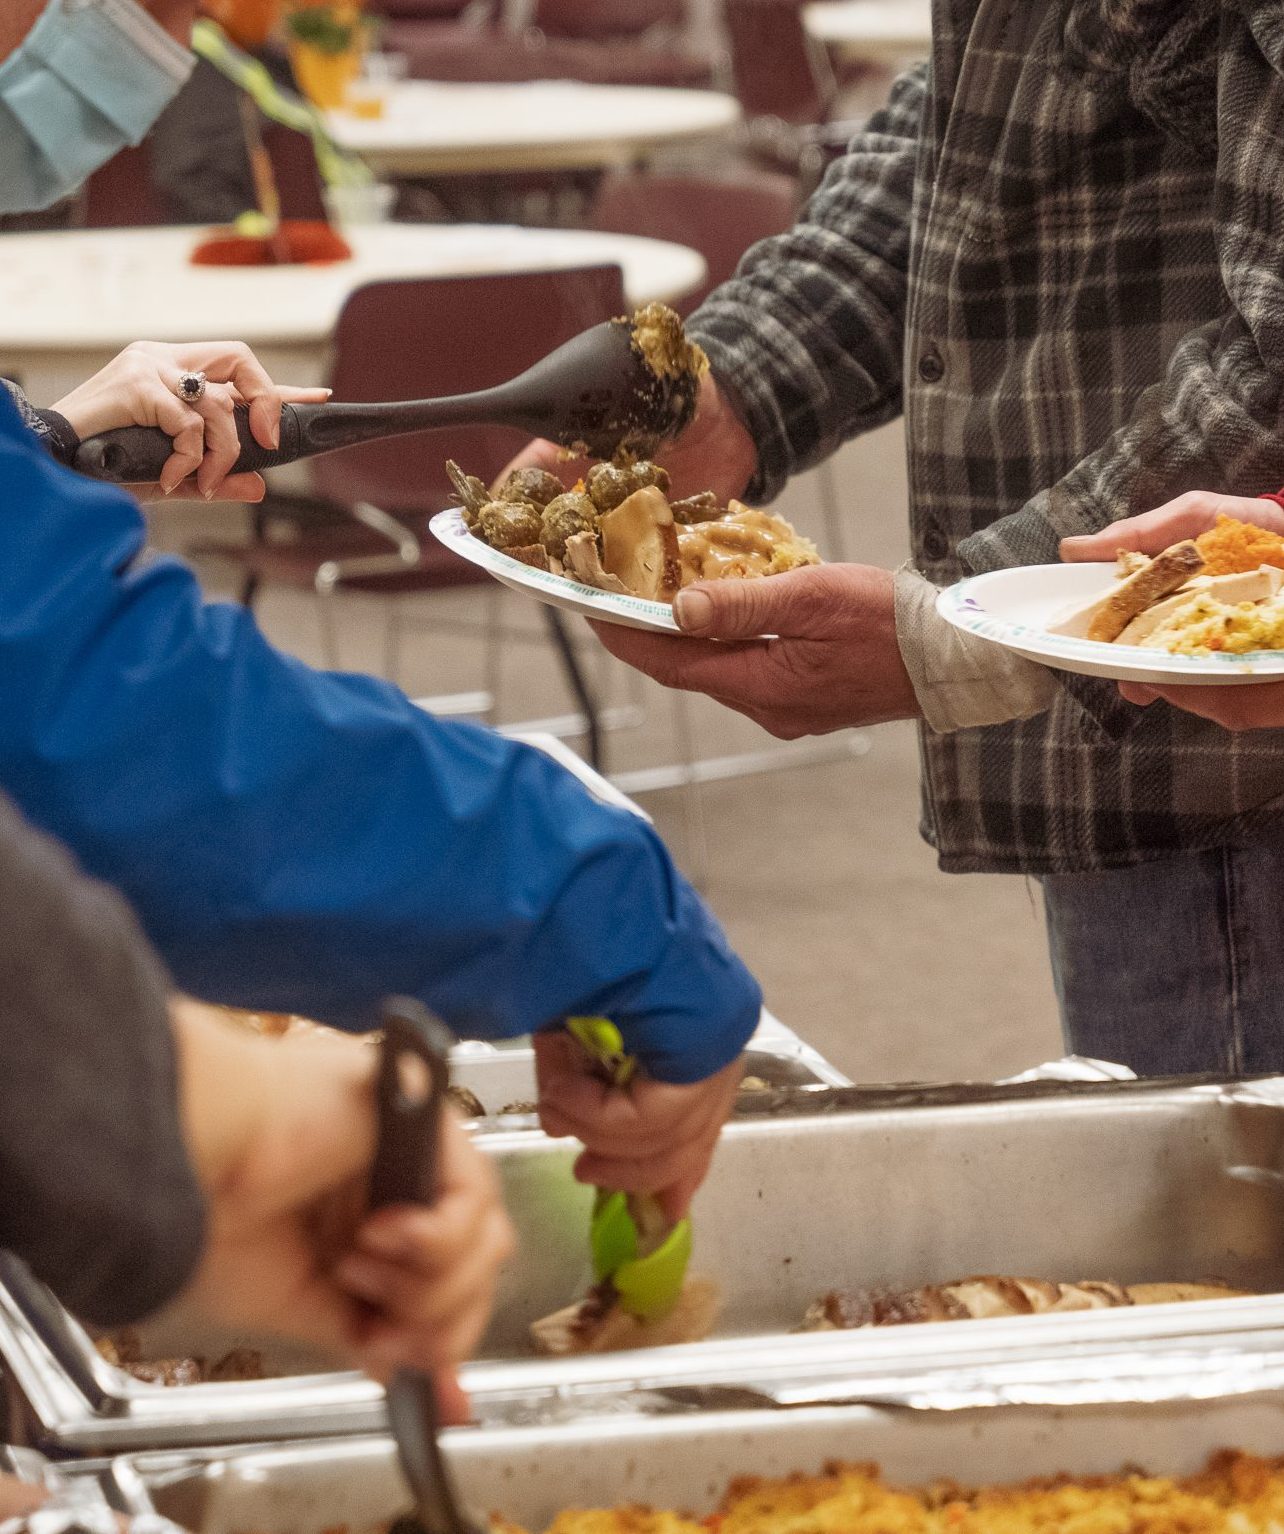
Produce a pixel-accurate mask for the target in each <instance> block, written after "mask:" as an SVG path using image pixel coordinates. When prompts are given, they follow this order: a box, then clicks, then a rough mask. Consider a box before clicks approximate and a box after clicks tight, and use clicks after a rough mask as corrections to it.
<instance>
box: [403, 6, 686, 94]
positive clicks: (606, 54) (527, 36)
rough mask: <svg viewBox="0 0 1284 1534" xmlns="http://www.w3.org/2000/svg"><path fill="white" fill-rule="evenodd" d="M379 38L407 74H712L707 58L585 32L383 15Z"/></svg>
mask: <svg viewBox="0 0 1284 1534" xmlns="http://www.w3.org/2000/svg"><path fill="white" fill-rule="evenodd" d="M384 44H385V46H386V47H388V48H389V49H391V50H392V51H393V52H394V53H399V54H401V55H402V56H403V57H404V58H405V60H406V69H407V73H408V74H409V75H410V77H411V78H412V79H415V80H451V81H465V82H470V83H483V84H492V83H496V82H504V81H523V80H580V81H584V82H585V83H587V84H590V85H668V86H675V87H685V88H690V89H698V88H700V87H703V86H707V85H708V84H709V82H710V80H711V78H712V66H711V64H710V61H709V60H708V59H706V58H704V57H702V56H701V55H700V54H696V53H687V52H684V51H683V50H681V49H671V48H661V47H653V46H651V45H650V44H646V43H632V44H628V45H626V46H624V47H621V46H619V45H618V44H617V45H612V44H609V43H604V42H599V41H592V40H589V39H586V38H570V37H546V36H545V35H544V33H542V32H540V31H537V30H531V31H527V32H525V33H522V34H520V35H518V34H514V33H511V32H502V31H499V30H498V29H487V28H482V27H472V26H466V25H463V24H459V23H450V22H433V21H408V20H390V21H389V22H388V23H387V24H386V25H385V27H384Z"/></svg>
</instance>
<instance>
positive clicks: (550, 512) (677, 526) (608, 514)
mask: <svg viewBox="0 0 1284 1534" xmlns="http://www.w3.org/2000/svg"><path fill="white" fill-rule="evenodd" d="M446 468H447V472H448V473H449V475H450V479H451V483H452V484H453V485H454V487H455V495H456V498H457V500H458V501H459V504H460V506H461V507H462V509H463V517H464V521H465V523H466V525H467V526H468V528H469V529H470V531H471V532H472V533H473V535H474V536H475V537H477V538H480V539H481V540H482V541H483V542H484V543H487V544H489V545H490V547H491V548H493V549H498V550H499V551H500V552H501V553H504V554H507V555H509V556H510V558H512V559H516V560H519V561H520V562H521V563H522V564H524V565H530V566H532V567H533V568H535V569H538V570H548V571H550V572H551V573H552V574H554V575H561V576H565V577H566V579H568V580H571V581H575V582H578V584H580V585H582V586H591V587H593V588H594V589H596V590H598V591H613V592H616V593H617V594H619V595H624V596H636V597H643V598H645V599H647V600H648V601H653V602H671V601H672V600H673V598H674V597H675V596H676V595H677V593H678V591H679V590H680V588H681V587H683V586H686V585H689V584H690V583H691V582H692V581H698V580H724V579H732V578H734V579H737V580H749V579H754V578H757V577H760V576H768V575H780V574H782V573H783V572H784V571H786V570H796V569H798V568H799V567H801V566H803V565H818V564H819V563H820V555H819V553H818V552H817V550H816V546H815V544H814V543H812V542H811V540H810V539H808V538H804V537H802V536H801V535H800V534H799V533H797V532H795V530H794V529H793V528H792V527H791V526H790V525H789V523H788V522H786V521H785V519H784V518H783V517H777V516H773V515H772V514H771V513H770V512H766V511H757V510H755V509H754V508H753V507H750V506H744V505H742V504H741V503H740V502H739V501H731V502H730V503H729V504H728V505H726V506H723V505H721V504H719V502H718V501H717V499H716V497H715V496H713V495H712V494H709V493H705V494H701V495H695V496H688V497H686V498H684V499H671V498H670V493H669V492H670V485H669V476H668V474H667V473H666V472H665V471H664V469H662V468H661V467H660V466H659V465H658V464H654V463H650V462H646V461H642V462H637V463H598V464H594V466H593V467H592V468H591V469H590V470H589V472H588V474H587V475H586V476H585V477H584V479H583V480H582V481H581V482H580V483H579V484H578V485H576V486H575V487H574V488H573V489H571V490H567V489H566V488H565V487H564V486H563V485H562V484H561V482H560V481H559V480H558V479H557V478H556V476H554V475H552V474H549V473H547V472H546V471H545V470H543V469H516V470H514V471H513V473H512V474H510V475H509V477H508V478H507V479H506V480H505V481H504V483H503V484H502V485H501V486H500V488H499V489H498V490H497V491H495V492H494V493H493V494H492V492H491V491H489V490H488V489H487V488H486V486H485V485H484V484H482V482H481V480H479V479H477V478H476V477H475V476H473V475H471V474H465V473H464V471H463V470H462V469H461V468H460V467H459V465H458V464H456V463H450V464H447V466H446Z"/></svg>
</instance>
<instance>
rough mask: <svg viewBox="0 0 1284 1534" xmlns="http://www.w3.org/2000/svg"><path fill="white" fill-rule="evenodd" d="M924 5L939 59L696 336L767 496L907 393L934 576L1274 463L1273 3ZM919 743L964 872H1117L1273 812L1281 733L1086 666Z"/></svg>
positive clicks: (1041, 549)
mask: <svg viewBox="0 0 1284 1534" xmlns="http://www.w3.org/2000/svg"><path fill="white" fill-rule="evenodd" d="M934 11H935V15H934V29H935V45H934V57H933V60H932V66H931V70H930V73H929V72H925V71H924V70H922V69H920V70H917V71H913V72H911V73H910V74H909V75H907V76H904V77H902V79H901V80H900V81H899V82H898V84H897V87H896V88H895V90H894V92H893V96H892V101H891V104H890V106H889V107H888V109H887V110H886V111H885V112H883V113H881V114H879V115H878V117H876V118H875V119H874V120H873V121H872V122H871V124H870V126H869V129H868V130H867V131H866V133H865V134H863V135H862V136H861V137H860V138H859V139H858V140H857V141H856V142H855V143H854V144H853V146H852V150H851V152H850V153H849V154H848V155H847V156H846V157H845V159H844V160H843V161H842V162H840V164H839V165H838V166H836V167H835V169H834V171H833V172H832V173H831V175H830V177H829V178H828V179H827V181H826V184H825V186H824V187H823V188H822V189H821V191H820V192H819V193H818V194H817V196H816V198H815V199H814V200H813V202H812V204H811V205H810V207H809V208H808V210H807V212H806V213H805V215H804V216H803V218H802V219H801V220H800V222H799V224H798V225H797V226H796V228H795V229H794V230H793V231H792V232H791V233H790V234H789V235H786V236H782V237H781V238H780V239H778V240H772V241H767V242H765V243H764V244H763V245H761V246H759V247H757V248H756V249H755V251H754V252H752V253H751V254H750V256H749V257H748V258H747V260H746V262H745V263H744V265H743V266H742V268H741V271H740V273H739V274H738V276H737V277H736V278H735V279H734V280H733V281H732V282H730V283H728V284H726V285H725V286H724V287H723V288H721V289H720V290H718V292H717V293H716V294H715V295H714V296H713V297H712V298H711V299H710V300H709V302H708V303H707V304H706V305H705V306H704V307H703V308H702V309H701V311H700V312H699V315H698V316H697V318H696V320H695V322H694V323H693V326H692V328H693V330H694V332H695V333H696V334H698V335H699V337H700V339H701V340H702V341H703V342H704V343H705V344H706V346H707V348H708V350H709V351H710V354H711V357H712V359H713V363H714V367H715V370H716V371H717V373H718V375H719V377H720V379H722V380H723V381H724V382H725V383H726V384H727V386H728V388H729V389H730V391H731V392H732V393H733V395H734V396H735V397H736V398H737V399H738V402H739V404H740V406H741V408H742V410H743V412H744V415H745V417H746V419H747V422H748V424H749V426H750V429H751V430H752V431H753V433H754V436H755V439H756V440H757V441H758V443H759V444H760V452H761V462H762V473H761V475H760V476H759V479H758V481H757V482H756V483H755V485H754V486H752V487H751V494H754V493H756V494H758V495H760V496H769V495H771V494H773V493H774V492H775V491H776V490H778V488H779V487H780V485H781V484H782V483H783V481H784V479H785V478H786V477H787V476H788V475H789V474H792V473H794V472H796V471H797V470H799V469H801V468H805V467H807V466H808V465H809V464H812V463H815V462H816V461H818V460H819V459H820V458H821V457H823V456H825V455H826V454H827V453H829V452H832V451H833V450H834V448H835V447H836V446H837V445H838V444H839V443H840V442H841V441H842V440H844V439H846V438H848V437H850V436H852V435H854V434H856V433H857V432H859V431H862V430H865V429H868V428H869V427H870V426H873V425H876V424H878V423H879V422H881V421H884V420H887V419H890V418H891V417H892V416H894V415H896V414H897V413H898V412H899V411H900V410H902V409H903V410H904V414H905V420H906V430H907V437H908V443H909V466H910V499H911V519H912V535H913V547H914V552H915V558H916V561H917V563H918V564H919V567H920V568H921V569H922V570H923V572H924V574H926V575H927V576H928V577H929V578H930V579H932V580H933V581H935V582H936V583H938V584H941V585H944V584H948V583H949V582H952V581H955V580H957V579H959V577H960V576H962V575H965V574H967V573H969V572H970V571H977V570H985V569H993V568H997V567H1000V566H1005V565H1013V564H1029V563H1047V562H1051V561H1054V560H1055V559H1056V558H1057V544H1058V540H1059V539H1060V537H1062V536H1064V535H1066V534H1069V533H1077V532H1084V531H1089V530H1092V529H1095V528H1097V527H1100V526H1102V525H1103V524H1105V523H1107V522H1109V521H1113V520H1115V519H1117V518H1119V517H1123V516H1129V515H1132V514H1133V513H1135V512H1139V511H1143V510H1148V509H1149V508H1151V507H1153V506H1156V505H1158V504H1160V503H1161V502H1163V501H1165V500H1168V499H1169V498H1171V497H1172V496H1175V495H1178V494H1180V493H1181V492H1183V491H1185V490H1189V489H1197V488H1202V489H1209V490H1223V491H1228V492H1234V493H1239V494H1245V495H1251V494H1254V493H1257V492H1260V491H1262V490H1265V489H1268V488H1274V487H1275V486H1276V485H1278V484H1279V483H1280V482H1281V481H1284V408H1282V403H1281V402H1282V400H1284V5H1282V4H1281V3H1280V0H1226V3H1224V4H1217V3H1215V0H1187V3H1184V4H1180V5H1178V4H1174V3H1172V0H1077V3H1069V0H1043V3H1035V0H954V3H953V4H952V5H951V4H950V3H949V0H936V3H935V6H934ZM850 493H851V495H852V498H853V504H852V506H851V508H850V515H851V516H852V517H853V519H857V518H859V516H860V514H861V507H860V505H859V499H858V498H859V489H858V488H857V487H852V490H851V492H850ZM923 755H924V766H925V772H924V805H925V813H924V831H925V834H926V835H927V837H928V839H929V840H930V841H932V842H933V843H934V844H935V845H936V846H937V847H938V849H939V851H940V855H941V861H942V864H943V866H945V867H947V868H950V869H954V870H960V871H962V870H969V869H991V870H996V869H997V870H1011V871H1025V872H1035V873H1038V872H1047V871H1073V870H1080V869H1092V868H1103V867H1112V866H1122V865H1126V864H1129V863H1133V862H1137V861H1141V860H1144V859H1147V858H1153V857H1160V856H1163V855H1165V854H1167V853H1171V852H1175V851H1178V850H1180V849H1184V848H1192V847H1201V846H1213V845H1219V844H1222V843H1224V842H1228V841H1233V840H1237V839H1242V838H1244V837H1248V836H1253V835H1256V834H1263V831H1264V828H1266V827H1268V826H1270V825H1271V824H1272V823H1273V822H1274V821H1275V819H1276V815H1277V813H1284V805H1278V806H1277V805H1276V804H1275V802H1274V801H1275V800H1276V799H1277V798H1280V797H1281V796H1284V732H1261V733H1256V734H1252V735H1240V736H1232V735H1229V734H1227V733H1225V732H1224V731H1222V730H1221V729H1219V728H1218V727H1216V726H1214V725H1211V724H1206V723H1204V722H1202V721H1200V720H1197V719H1195V718H1194V717H1193V716H1190V715H1186V714H1180V713H1177V712H1175V711H1173V710H1171V709H1169V708H1168V707H1166V706H1163V705H1160V706H1157V707H1154V708H1151V709H1149V710H1146V711H1138V710H1136V709H1133V708H1131V707H1129V706H1128V705H1125V704H1124V703H1123V702H1122V700H1120V699H1119V697H1118V694H1117V692H1116V691H1115V689H1114V688H1113V686H1112V685H1111V684H1108V683H1100V682H1090V681H1087V680H1086V679H1081V678H1066V679H1065V686H1064V688H1063V689H1062V691H1061V692H1060V693H1059V695H1058V699H1057V702H1056V703H1055V704H1054V706H1053V707H1052V709H1051V710H1050V711H1049V712H1048V713H1046V714H1044V715H1042V716H1041V717H1039V718H1037V719H1033V720H1029V721H1026V722H1024V723H1020V724H1013V725H1005V726H1001V727H996V728H992V729H985V730H969V731H963V732H960V733H959V734H956V735H951V736H937V735H933V734H931V733H930V732H927V731H925V732H924V738H923Z"/></svg>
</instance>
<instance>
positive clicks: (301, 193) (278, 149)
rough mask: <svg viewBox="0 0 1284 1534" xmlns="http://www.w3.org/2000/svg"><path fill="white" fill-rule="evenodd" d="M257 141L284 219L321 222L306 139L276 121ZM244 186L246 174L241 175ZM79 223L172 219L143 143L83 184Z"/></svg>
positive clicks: (130, 225)
mask: <svg viewBox="0 0 1284 1534" xmlns="http://www.w3.org/2000/svg"><path fill="white" fill-rule="evenodd" d="M263 143H264V146H265V147H266V149H267V152H268V156H269V158H270V159H271V161H272V170H273V173H274V175H275V177H276V184H277V192H278V193H279V195H280V198H281V212H282V215H283V216H284V217H285V218H324V217H325V216H326V212H325V201H324V199H323V198H322V195H321V176H320V172H319V171H318V169H317V160H316V154H315V152H314V151H313V148H312V140H311V139H310V138H308V137H307V135H306V134H303V133H296V132H295V130H294V129H293V128H285V127H282V126H281V125H280V124H279V123H272V122H265V123H263ZM246 179H247V182H248V179H249V174H248V170H247V172H246ZM83 209H84V223H85V226H86V227H87V228H90V229H134V228H151V227H153V226H155V225H160V224H172V223H175V222H182V220H181V219H180V220H176V218H175V216H174V215H175V213H176V211H178V210H176V209H174V208H172V207H171V206H170V204H169V202H168V200H167V199H166V197H165V195H164V194H163V193H162V192H161V191H160V189H159V188H158V187H157V186H156V183H155V180H154V178H153V176H152V164H151V154H150V150H149V148H148V144H147V141H146V140H144V141H143V143H142V144H140V145H139V146H138V148H137V149H126V150H125V151H124V152H123V153H122V154H118V155H117V156H116V157H115V158H114V159H112V160H109V161H108V163H107V164H106V165H104V166H103V167H102V169H101V170H98V171H95V172H94V174H93V175H92V176H91V177H90V178H89V181H88V182H87V183H86V186H85V193H84V201H83Z"/></svg>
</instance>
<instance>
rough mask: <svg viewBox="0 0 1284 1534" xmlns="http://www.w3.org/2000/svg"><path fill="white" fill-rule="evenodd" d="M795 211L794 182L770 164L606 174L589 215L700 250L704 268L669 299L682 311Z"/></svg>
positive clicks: (596, 223) (611, 228) (607, 226)
mask: <svg viewBox="0 0 1284 1534" xmlns="http://www.w3.org/2000/svg"><path fill="white" fill-rule="evenodd" d="M797 211H798V186H797V183H796V182H795V181H794V180H793V179H792V178H791V177H789V176H782V175H777V174H775V173H774V172H770V171H762V172H759V173H756V174H753V175H738V176H736V177H734V178H728V179H725V180H724V179H719V180H712V179H708V178H705V177H699V176H646V175H633V174H627V173H626V174H620V175H616V176H612V177H609V178H608V179H607V180H606V181H604V182H603V184H602V187H601V190H600V191H599V193H598V196H597V200H596V202H595V203H594V205H593V210H592V212H591V214H590V216H589V222H590V225H591V227H592V228H594V229H600V230H603V231H604V232H607V233H611V234H641V235H651V236H653V237H654V238H655V239H658V240H673V241H675V242H676V243H677V244H679V245H690V246H692V247H693V248H694V249H696V250H698V251H699V252H700V254H701V255H702V256H703V257H704V259H705V262H706V263H707V265H708V268H709V273H708V276H707V278H706V279H705V282H704V285H703V286H702V287H700V288H699V289H698V290H697V291H696V292H694V293H692V294H689V295H688V296H687V297H686V298H684V299H683V300H682V301H681V302H680V303H676V304H675V305H674V307H675V308H676V309H677V310H678V311H679V312H680V313H682V314H684V315H686V314H690V313H691V311H692V310H693V309H695V308H696V307H697V306H698V305H699V304H700V303H701V302H703V300H704V299H705V298H706V297H707V296H708V294H709V293H710V292H712V290H713V289H714V288H716V287H717V286H718V284H719V283H721V282H725V281H726V280H727V278H728V277H730V276H731V275H732V274H733V273H734V271H735V269H736V267H737V265H738V264H739V261H740V258H741V256H743V255H744V253H745V251H746V250H748V249H749V247H750V246H751V245H756V244H757V243H758V241H759V240H765V239H766V238H767V237H768V235H772V234H781V233H783V231H784V230H786V229H789V228H791V227H792V225H793V222H794V218H795V216H796V214H797Z"/></svg>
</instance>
